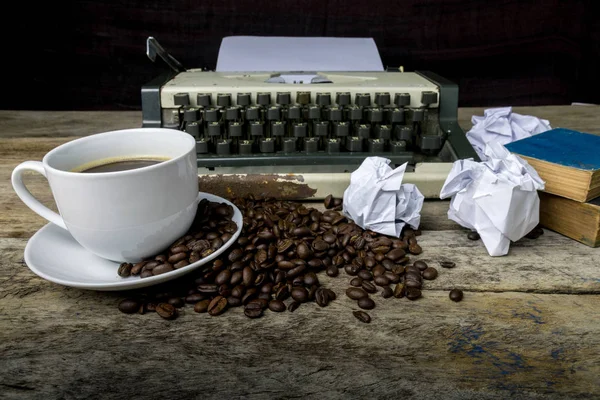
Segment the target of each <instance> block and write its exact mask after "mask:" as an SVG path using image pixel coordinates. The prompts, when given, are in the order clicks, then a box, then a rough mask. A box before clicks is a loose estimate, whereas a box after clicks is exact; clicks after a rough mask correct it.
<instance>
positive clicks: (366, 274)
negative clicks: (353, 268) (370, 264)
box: [358, 269, 373, 281]
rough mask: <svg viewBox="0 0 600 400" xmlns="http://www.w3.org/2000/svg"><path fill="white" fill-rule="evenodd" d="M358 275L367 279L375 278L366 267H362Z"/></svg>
mask: <svg viewBox="0 0 600 400" xmlns="http://www.w3.org/2000/svg"><path fill="white" fill-rule="evenodd" d="M358 276H359V277H360V278H361V279H364V280H366V281H370V280H373V274H372V273H370V272H369V271H367V270H366V269H361V270H360V271H358Z"/></svg>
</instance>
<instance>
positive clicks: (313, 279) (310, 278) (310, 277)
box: [304, 272, 319, 286]
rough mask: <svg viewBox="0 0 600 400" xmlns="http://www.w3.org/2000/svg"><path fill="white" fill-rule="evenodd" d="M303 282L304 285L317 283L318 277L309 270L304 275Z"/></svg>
mask: <svg viewBox="0 0 600 400" xmlns="http://www.w3.org/2000/svg"><path fill="white" fill-rule="evenodd" d="M304 284H305V285H306V286H312V285H318V284H319V278H317V275H316V274H315V273H314V272H309V273H307V274H305V275H304Z"/></svg>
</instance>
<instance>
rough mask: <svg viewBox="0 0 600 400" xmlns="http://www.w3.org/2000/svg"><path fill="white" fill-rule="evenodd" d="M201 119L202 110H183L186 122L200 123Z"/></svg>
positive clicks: (191, 108)
mask: <svg viewBox="0 0 600 400" xmlns="http://www.w3.org/2000/svg"><path fill="white" fill-rule="evenodd" d="M199 119H200V109H199V108H198V107H190V108H186V109H185V110H183V120H184V121H185V122H192V121H198V120H199Z"/></svg>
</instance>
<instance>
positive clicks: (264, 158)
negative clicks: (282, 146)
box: [198, 152, 414, 168]
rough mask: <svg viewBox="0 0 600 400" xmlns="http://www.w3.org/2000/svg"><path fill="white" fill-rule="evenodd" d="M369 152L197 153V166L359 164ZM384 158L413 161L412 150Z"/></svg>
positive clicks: (401, 162)
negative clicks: (222, 154)
mask: <svg viewBox="0 0 600 400" xmlns="http://www.w3.org/2000/svg"><path fill="white" fill-rule="evenodd" d="M373 155H375V154H370V153H342V154H339V153H338V154H336V155H332V154H325V153H323V154H282V155H273V154H269V155H262V154H249V155H228V156H226V157H221V156H219V155H200V154H199V155H198V167H206V168H216V167H249V166H279V165H287V166H290V165H345V164H356V166H358V165H360V164H361V163H362V162H363V161H364V159H365V158H367V157H370V156H373ZM385 158H387V159H389V160H390V161H391V164H396V165H400V164H404V163H406V162H408V163H412V162H414V157H413V153H412V152H402V153H395V154H386V155H385Z"/></svg>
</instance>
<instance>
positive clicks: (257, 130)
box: [250, 121, 263, 136]
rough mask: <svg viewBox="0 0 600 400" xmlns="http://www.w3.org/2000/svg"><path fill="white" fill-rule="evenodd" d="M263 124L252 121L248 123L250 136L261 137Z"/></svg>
mask: <svg viewBox="0 0 600 400" xmlns="http://www.w3.org/2000/svg"><path fill="white" fill-rule="evenodd" d="M262 135H263V123H262V122H260V121H252V122H251V123H250V136H262Z"/></svg>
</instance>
